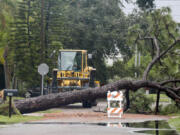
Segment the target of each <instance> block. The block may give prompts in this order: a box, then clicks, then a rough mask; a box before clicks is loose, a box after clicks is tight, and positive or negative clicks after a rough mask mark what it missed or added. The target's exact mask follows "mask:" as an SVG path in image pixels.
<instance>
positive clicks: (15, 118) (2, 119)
mask: <svg viewBox="0 0 180 135" xmlns="http://www.w3.org/2000/svg"><path fill="white" fill-rule="evenodd" d="M42 118H43V117H42V116H23V115H12V117H11V118H9V117H8V116H3V115H0V125H5V124H14V123H21V122H28V121H35V120H40V119H42Z"/></svg>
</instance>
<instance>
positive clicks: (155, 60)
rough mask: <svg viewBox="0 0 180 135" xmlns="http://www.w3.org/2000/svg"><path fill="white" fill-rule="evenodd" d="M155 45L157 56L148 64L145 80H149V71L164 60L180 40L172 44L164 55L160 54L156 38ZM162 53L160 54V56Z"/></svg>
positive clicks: (144, 75)
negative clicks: (161, 59) (159, 61)
mask: <svg viewBox="0 0 180 135" xmlns="http://www.w3.org/2000/svg"><path fill="white" fill-rule="evenodd" d="M154 39H155V40H154V43H155V47H156V56H155V57H154V58H153V60H152V61H151V62H150V63H149V64H148V66H147V68H146V70H145V71H144V74H143V80H147V76H148V73H149V71H150V70H151V68H152V67H153V65H154V64H155V63H156V62H157V61H158V60H159V59H160V58H162V57H163V56H164V55H165V54H166V53H167V52H168V51H169V50H171V49H172V48H173V47H174V46H175V45H176V44H177V43H179V42H180V39H179V38H178V39H177V40H175V41H174V43H172V44H171V45H170V46H169V47H168V48H167V49H166V50H165V51H163V52H162V53H160V52H159V46H158V44H157V39H156V38H154ZM159 53H160V54H159Z"/></svg>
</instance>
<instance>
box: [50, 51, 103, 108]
mask: <svg viewBox="0 0 180 135" xmlns="http://www.w3.org/2000/svg"><path fill="white" fill-rule="evenodd" d="M89 56H90V57H91V55H89ZM87 61H88V54H87V51H86V50H59V55H58V68H57V69H53V77H52V81H51V86H52V87H51V88H52V89H51V90H52V93H56V92H65V91H72V90H81V89H86V88H88V87H99V86H100V82H99V81H96V80H95V71H96V69H95V68H93V67H90V66H88V63H87ZM82 104H83V107H91V106H92V105H96V104H95V101H88V100H84V101H82Z"/></svg>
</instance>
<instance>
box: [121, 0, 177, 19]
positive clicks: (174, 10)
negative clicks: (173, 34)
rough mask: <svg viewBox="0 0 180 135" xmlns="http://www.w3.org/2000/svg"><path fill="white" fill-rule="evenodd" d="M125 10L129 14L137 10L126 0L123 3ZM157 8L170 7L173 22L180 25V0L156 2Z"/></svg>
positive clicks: (160, 0)
mask: <svg viewBox="0 0 180 135" xmlns="http://www.w3.org/2000/svg"><path fill="white" fill-rule="evenodd" d="M123 4H124V6H125V8H124V9H123V11H124V12H125V13H126V14H129V13H131V12H132V11H133V9H134V8H137V6H135V5H134V4H132V3H131V4H127V3H126V2H125V0H124V1H123ZM155 5H156V8H161V7H167V6H168V7H170V8H171V11H172V13H171V14H172V17H173V20H174V21H176V22H179V23H180V0H155Z"/></svg>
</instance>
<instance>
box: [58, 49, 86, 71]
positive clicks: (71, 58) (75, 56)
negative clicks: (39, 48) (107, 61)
mask: <svg viewBox="0 0 180 135" xmlns="http://www.w3.org/2000/svg"><path fill="white" fill-rule="evenodd" d="M86 67H87V51H86V50H72V51H70V50H60V51H59V56H58V70H60V71H74V72H83V71H84V69H85V68H86Z"/></svg>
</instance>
